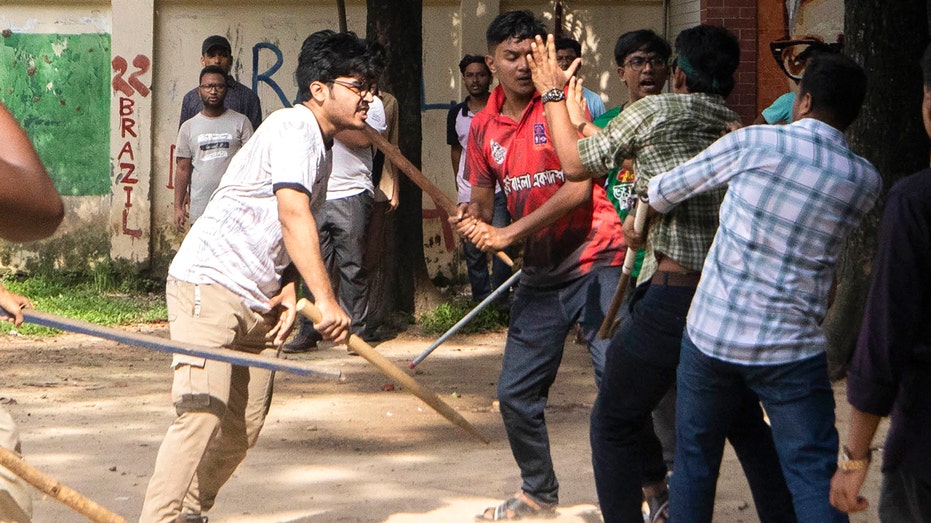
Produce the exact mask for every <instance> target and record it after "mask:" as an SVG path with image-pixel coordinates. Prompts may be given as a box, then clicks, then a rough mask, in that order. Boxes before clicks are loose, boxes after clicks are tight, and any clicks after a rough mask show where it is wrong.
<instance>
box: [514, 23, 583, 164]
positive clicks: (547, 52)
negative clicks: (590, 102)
mask: <svg viewBox="0 0 931 523" xmlns="http://www.w3.org/2000/svg"><path fill="white" fill-rule="evenodd" d="M532 48H533V52H532V53H531V54H530V55H528V56H527V63H528V65H529V67H530V72H531V74H532V75H533V84H534V86H536V88H537V91H540V92H541V93H545V92H547V91H549V90H552V89H562V88H563V86H564V85H566V83H568V82H570V80H571V81H575V80H574V79H572V74H573V73H574V72H575V70H576V69H577V68H578V66H579V64H580V63H581V59H576V61H575V62H573V63H572V65H571V66H570V67H569V69H568V70H566V71H563V70H562V69H560V68H559V64H558V63H557V62H556V46H555V44H554V43H553V36H552V35H549V36H548V37H547V39H546V43H545V44H544V42H543V39H542V38H540V37H539V36H537V37H536V39H535V41H534V43H533V44H532ZM578 90H579V91H581V87H578ZM543 107H544V112H545V113H546V123H547V124H548V125H549V130H550V136H551V137H552V138H553V148H554V149H556V155H557V156H559V163H560V164H561V165H562V170H563V174H565V176H566V179H567V180H571V181H581V180H587V179H590V178H591V176H590V175H589V174H588V173H586V172H585V169H584V168H583V167H582V160H581V159H580V158H579V149H578V145H577V144H578V141H579V135H578V130H577V125H575V126H574V125H572V120H571V119H570V117H569V110H568V108H567V105H566V102H565V101H559V102H548V103H546V104H544V106H543ZM586 127H587V126H586Z"/></svg>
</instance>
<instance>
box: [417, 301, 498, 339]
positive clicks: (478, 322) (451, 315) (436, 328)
mask: <svg viewBox="0 0 931 523" xmlns="http://www.w3.org/2000/svg"><path fill="white" fill-rule="evenodd" d="M475 306H476V303H475V302H473V301H472V300H470V299H468V298H455V299H453V301H451V302H447V303H444V304H442V305H440V306H439V307H437V308H435V309H433V311H431V312H428V313H425V314H422V315H421V316H420V319H419V320H418V322H417V323H418V324H419V325H420V327H421V328H422V329H423V332H424V334H442V333H444V332H446V331H448V330H449V329H450V327H452V326H453V325H455V324H456V323H457V322H458V321H459V320H461V319H462V318H463V317H465V315H466V314H468V313H469V312H471V311H472V309H474V308H475ZM508 319H509V314H508V312H507V311H504V310H498V309H497V308H496V307H495V305H494V304H491V305H489V306H487V307H485V308H484V309H482V310H481V312H479V313H478V315H477V316H476V317H474V318H472V320H471V321H469V323H466V324H465V325H464V326H463V327H462V328H461V329H460V330H459V333H461V334H472V333H476V332H487V331H493V330H498V329H501V328H504V327H507V326H508Z"/></svg>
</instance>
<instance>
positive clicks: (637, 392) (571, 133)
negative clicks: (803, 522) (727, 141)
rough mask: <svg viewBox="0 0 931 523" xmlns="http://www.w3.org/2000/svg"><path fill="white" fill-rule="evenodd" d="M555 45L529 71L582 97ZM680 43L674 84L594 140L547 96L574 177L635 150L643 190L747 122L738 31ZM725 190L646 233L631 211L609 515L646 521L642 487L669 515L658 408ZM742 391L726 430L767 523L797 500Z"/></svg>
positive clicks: (600, 424)
mask: <svg viewBox="0 0 931 523" xmlns="http://www.w3.org/2000/svg"><path fill="white" fill-rule="evenodd" d="M550 47H551V46H550V45H546V46H544V45H543V42H542V41H539V42H537V46H536V47H535V48H534V54H533V58H534V60H533V63H532V67H531V70H532V72H533V80H534V83H535V85H536V87H537V90H539V91H540V92H543V93H545V92H548V91H549V90H550V89H552V88H553V87H558V86H562V85H564V84H565V83H566V82H569V86H570V87H569V94H568V98H569V100H570V101H571V102H572V103H575V101H576V100H577V99H578V96H577V95H576V93H575V91H576V89H577V82H576V81H575V80H574V79H570V78H569V77H568V76H570V75H571V74H572V72H573V71H574V67H570V68H569V70H568V71H565V72H562V74H560V72H559V71H557V70H556V69H558V67H556V66H554V65H552V64H551V62H554V61H555V58H551V56H550V55H554V52H553V51H551V50H550ZM675 48H676V52H677V54H678V58H677V59H676V65H675V66H674V68H673V70H672V81H673V89H674V91H675V92H674V93H669V94H658V95H655V96H647V97H645V98H642V99H641V100H639V101H637V102H636V103H633V104H631V105H630V106H629V107H627V108H625V109H624V111H622V112H621V114H620V115H618V116H617V117H616V118H615V119H613V120H612V121H611V122H610V123H609V124H608V125H607V126H606V127H605V128H604V129H603V130H602V131H601V132H598V133H596V134H594V135H592V136H590V137H588V138H585V139H581V140H580V139H579V136H578V135H579V133H583V134H589V133H588V132H586V131H589V129H586V127H588V126H587V125H586V124H585V123H584V122H581V121H572V118H571V117H570V114H577V112H578V111H570V110H568V109H567V103H566V102H564V101H561V100H554V101H552V102H550V103H547V104H546V105H545V111H546V117H547V122H548V124H549V129H550V132H551V133H552V135H553V136H552V139H553V143H554V146H555V147H556V151H557V154H558V155H559V160H560V162H561V164H562V166H563V171H564V173H565V175H566V177H567V179H570V180H584V179H587V178H591V177H596V176H600V175H603V174H605V173H607V172H608V171H610V170H612V169H614V168H616V167H620V166H621V165H622V162H623V161H624V160H625V159H627V158H632V159H633V170H634V173H635V175H636V179H635V182H634V190H635V192H637V193H638V194H640V195H646V190H647V183H648V182H649V180H650V179H651V178H652V177H654V176H656V175H658V174H661V173H663V172H666V171H669V170H671V169H673V168H674V167H677V166H678V165H680V164H682V163H685V162H686V161H687V160H689V159H690V158H692V157H693V156H695V155H696V154H698V153H699V152H701V151H702V150H703V149H705V148H706V147H707V146H708V145H710V144H711V143H713V142H714V141H715V140H717V139H718V138H720V137H721V136H722V135H723V134H725V133H726V132H727V131H728V129H729V127H730V126H731V122H734V121H737V120H738V116H737V114H736V113H735V112H733V111H732V110H730V109H728V108H727V106H726V105H725V102H724V97H725V96H727V95H728V94H730V92H731V90H732V89H733V87H734V78H733V75H734V72H735V71H736V69H737V66H738V64H739V62H740V48H739V44H738V42H737V39H736V38H735V37H734V36H733V35H732V34H730V33H729V32H728V31H727V30H725V29H723V28H720V27H713V26H708V25H700V26H697V27H694V28H692V29H688V30H685V31H683V32H682V33H681V34H680V35H679V36H678V38H677V39H676V43H675ZM725 192H726V188H721V189H718V190H714V191H709V192H707V193H705V194H703V195H700V196H696V197H695V198H692V199H691V200H689V201H687V202H683V203H681V204H680V205H679V206H678V207H677V208H676V209H675V210H673V211H672V212H670V213H669V214H666V215H664V216H661V217H658V219H655V220H652V223H651V225H650V227H649V233H648V234H647V235H645V238H644V236H643V235H638V234H635V232H634V230H633V217H632V216H628V217H627V219H626V220H625V227H624V234H625V239H626V240H627V244H628V246H632V247H639V246H640V244H642V243H644V242H643V240H644V239H646V249H647V253H646V257H645V259H644V264H643V268H642V269H641V273H640V278H639V284H638V287H637V289H636V292H635V293H634V296H633V298H632V300H631V301H630V320H629V321H626V322H625V323H624V324H623V325H622V327H621V329H620V331H619V332H618V334H617V335H616V336H615V337H614V339H613V340H612V343H611V346H610V348H609V350H608V353H607V359H606V362H605V375H604V379H603V381H602V385H601V388H600V389H599V392H598V399H597V400H596V402H595V406H594V409H593V411H592V426H591V441H592V462H593V465H594V470H595V483H596V487H597V489H598V497H599V501H600V502H601V509H602V513H603V515H604V518H605V521H606V522H615V521H620V522H633V521H638V518H642V515H641V514H640V504H641V501H642V499H643V497H644V496H645V497H646V498H647V500H648V502H650V505H651V507H652V512H653V513H652V514H651V521H666V513H665V505H664V501H665V500H666V498H667V497H668V493H667V490H666V481H665V476H666V465H665V463H664V461H663V456H662V449H661V446H660V445H659V442H658V440H657V438H656V435H655V433H654V432H653V430H652V425H651V423H650V412H651V411H652V410H653V409H654V408H655V407H656V405H657V404H658V403H659V401H660V400H661V399H662V397H663V396H664V395H665V394H666V392H667V391H669V390H670V388H672V386H673V385H674V384H675V378H676V367H677V365H678V363H679V347H680V344H681V341H682V332H683V328H684V327H685V317H686V314H687V312H688V310H689V305H690V303H691V301H692V296H693V295H694V293H695V287H696V286H697V284H698V280H699V277H700V275H701V272H700V271H701V268H702V264H703V263H704V260H705V255H706V254H707V253H708V249H709V248H710V246H711V242H712V240H713V239H714V235H715V232H716V231H717V227H718V208H719V206H720V204H721V201H722V199H723V197H724V193H725ZM742 392H743V397H742V398H741V401H740V404H741V409H742V411H741V413H740V415H739V416H737V418H736V420H737V421H736V423H735V424H734V426H733V427H732V429H731V431H730V434H729V438H730V439H731V443H732V444H733V446H734V448H735V450H736V451H737V454H738V457H739V458H741V462H742V464H743V465H744V467H745V471H746V473H747V476H748V478H749V482H750V486H751V489H752V491H753V493H754V500H755V502H756V505H757V512H758V513H759V515H760V519H761V521H764V522H775V521H786V522H791V521H795V519H794V517H793V516H792V514H785V512H786V510H785V507H786V506H788V505H787V504H791V499H792V498H791V496H790V495H789V491H788V488H787V487H786V483H785V479H784V478H783V476H782V473H781V470H780V468H779V460H778V456H777V455H776V451H775V447H774V446H773V441H772V434H771V432H770V429H769V427H768V426H767V425H766V424H765V423H764V422H763V416H762V411H761V410H760V407H759V401H758V400H757V398H756V396H755V395H754V394H753V393H752V392H750V391H749V389H745V390H743V391H742ZM641 483H642V484H643V489H642V491H641ZM641 520H642V519H641Z"/></svg>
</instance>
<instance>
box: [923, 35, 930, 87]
mask: <svg viewBox="0 0 931 523" xmlns="http://www.w3.org/2000/svg"><path fill="white" fill-rule="evenodd" d="M921 76H922V77H923V78H924V81H925V85H927V86H928V87H929V88H931V44H928V47H926V48H925V54H923V55H921Z"/></svg>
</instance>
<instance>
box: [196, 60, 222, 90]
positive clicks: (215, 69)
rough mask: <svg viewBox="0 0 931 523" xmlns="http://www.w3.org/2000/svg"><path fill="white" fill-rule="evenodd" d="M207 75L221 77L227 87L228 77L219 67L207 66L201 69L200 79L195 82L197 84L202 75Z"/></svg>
mask: <svg viewBox="0 0 931 523" xmlns="http://www.w3.org/2000/svg"><path fill="white" fill-rule="evenodd" d="M207 74H218V75H220V76H222V77H223V80H225V81H226V83H227V85H229V76H228V75H227V74H226V70H225V69H223V68H222V67H220V66H219V65H208V66H207V67H204V68H203V69H201V70H200V77H199V78H198V79H197V81H198V82H199V81H201V80H203V79H204V75H207Z"/></svg>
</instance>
